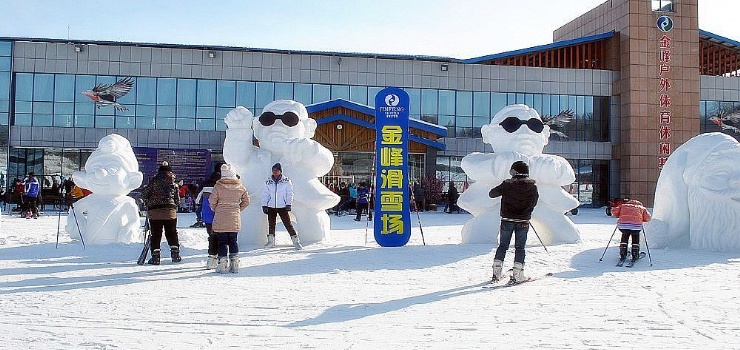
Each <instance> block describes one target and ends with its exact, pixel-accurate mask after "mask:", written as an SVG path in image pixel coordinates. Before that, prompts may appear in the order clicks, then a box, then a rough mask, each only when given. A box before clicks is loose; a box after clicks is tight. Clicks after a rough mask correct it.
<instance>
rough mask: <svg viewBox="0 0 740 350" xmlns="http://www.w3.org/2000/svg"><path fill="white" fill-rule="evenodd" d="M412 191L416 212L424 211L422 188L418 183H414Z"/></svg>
mask: <svg viewBox="0 0 740 350" xmlns="http://www.w3.org/2000/svg"><path fill="white" fill-rule="evenodd" d="M412 191H413V194H414V201H415V202H414V205H415V206H416V210H417V211H424V188H423V187H421V184H420V183H419V182H414V187H413V188H412Z"/></svg>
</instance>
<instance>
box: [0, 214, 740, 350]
mask: <svg viewBox="0 0 740 350" xmlns="http://www.w3.org/2000/svg"><path fill="white" fill-rule="evenodd" d="M470 217H471V216H470V215H468V214H444V213H442V212H425V213H421V222H422V224H423V230H424V235H425V241H426V246H424V245H422V237H421V235H420V230H419V227H418V223H419V221H418V219H417V217H416V215H412V222H413V224H414V228H413V229H412V238H411V241H410V242H409V244H408V245H407V246H405V247H400V248H381V247H379V246H377V245H376V244H375V242H374V240H373V234H372V228H370V229H369V230H368V231H367V233H368V242H367V244H366V242H365V237H366V236H365V232H366V231H365V228H366V222H364V221H363V222H360V223H358V222H355V221H353V220H352V217H351V216H343V217H332V231H331V233H330V236H329V237H328V239H327V242H326V243H322V244H315V245H309V246H306V247H305V249H304V250H302V251H294V250H293V249H292V248H291V247H290V241H289V239H288V236H287V233H285V232H284V231H282V232H278V243H279V247H277V248H275V249H269V250H265V249H261V248H259V247H254V246H250V247H241V249H242V254H241V256H242V260H241V262H242V263H241V266H242V267H241V271H240V273H239V274H227V275H220V274H216V273H214V272H213V271H207V270H205V269H204V265H205V260H206V256H207V254H206V247H207V242H206V233H205V229H202V228H189V227H188V226H189V225H190V224H192V223H193V222H194V215H193V214H181V215H180V218H179V226H180V228H179V231H180V239H181V241H182V245H183V261H182V262H181V263H179V264H173V263H171V262H170V261H169V259H165V260H163V265H161V266H148V265H147V266H137V265H136V262H135V260H136V257H137V256H138V255H139V251H140V249H141V245H140V244H132V245H103V246H87V248H86V249H83V247H82V245H81V244H80V243H79V242H76V241H70V239H69V236H67V235H66V234H64V233H62V234H61V236H60V237H59V247H58V248H55V242H56V239H57V227H58V225H59V224H58V222H61V227H62V228H63V227H64V224H65V220H66V218H65V217H63V216H62V217H61V218H58V217H57V215H56V212H47V213H46V215H44V216H42V217H41V218H40V219H38V220H25V219H21V218H18V217H16V216H13V217H11V216H9V215H7V214H3V215H2V218H1V220H2V223H0V314H2V317H0V340H1V341H0V349H29V348H30V349H214V348H220V349H224V348H239V349H243V348H259V349H526V348H542V349H611V348H617V347H619V348H627V349H629V348H641V349H645V348H646V349H740V345H738V335H740V303H739V299H738V297H737V290H738V287H739V286H740V252H731V253H720V252H709V251H696V250H653V251H651V252H650V253H651V258H652V263H653V265H652V266H650V260H648V259H645V260H641V261H640V262H638V264H637V265H636V266H635V267H634V268H632V269H628V268H618V267H615V266H614V263H615V261H616V256H617V254H618V252H617V237H618V236H619V234H617V235H615V236H614V237H615V238H614V240H613V241H611V244H610V248H609V249H608V251H607V252H606V256H605V257H604V260H603V261H602V262H599V258H600V257H601V254H602V253H603V252H604V248H605V245H606V243H607V241H608V239H609V237H610V235H611V234H612V232H613V230H614V227H615V226H614V225H615V221H616V220H615V219H614V218H612V217H607V216H605V215H604V212H603V209H581V211H580V213H579V215H577V216H573V217H572V218H573V220H574V221H575V222H576V223H577V225H578V227H579V229H580V231H581V234H582V238H583V242H582V243H579V244H567V245H559V246H550V247H548V250H549V253H548V252H545V250H544V249H543V248H542V246H541V245H540V243H539V241H537V239H536V237H535V236H534V235H533V234H532V233H531V232H530V240H529V246H528V248H527V265H526V270H525V273H526V274H528V275H530V276H544V275H545V274H546V273H550V272H551V273H553V274H554V276H553V277H547V278H542V279H540V280H537V281H534V282H531V283H527V284H524V285H520V286H516V287H512V288H501V289H483V288H481V285H482V283H484V282H486V281H487V280H488V279H489V278H490V275H491V263H492V259H493V253H492V252H493V250H495V247H494V246H493V245H461V244H459V242H460V230H461V228H462V225H463V223H464V222H465V221H466V220H468V219H469V218H470ZM278 227H279V228H282V226H281V225H278ZM493 229H494V228H492V234H493V233H494V231H493ZM733 229H737V228H733ZM495 231H496V232H497V230H495ZM648 243H650V242H649V237H648ZM163 246H166V245H165V244H163ZM643 249H644V247H643ZM165 255H167V254H166V252H164V251H163V257H164V256H165ZM512 259H513V251H510V252H509V253H508V255H507V257H506V265H505V268H510V267H511V264H512Z"/></svg>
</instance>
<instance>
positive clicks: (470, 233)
mask: <svg viewBox="0 0 740 350" xmlns="http://www.w3.org/2000/svg"><path fill="white" fill-rule="evenodd" d="M481 133H482V135H483V142H484V143H487V144H490V145H491V147H492V148H493V151H494V153H479V152H473V153H471V154H468V155H467V156H465V157H463V159H462V163H461V167H462V169H463V171H465V174H466V175H467V176H468V177H470V178H471V179H473V180H475V183H473V184H472V185H471V186H470V187H469V188H468V189H467V190H466V191H465V192H463V193H462V194H461V195H460V198H459V199H458V205H459V206H460V207H461V208H463V209H465V210H467V211H468V212H470V213H471V214H473V216H474V217H473V219H470V220H469V221H468V222H466V223H465V225H464V226H463V229H462V242H463V243H497V241H498V234H497V233H493V234H492V232H491V228H492V227H499V225H500V222H501V214H500V209H501V198H500V197H499V198H494V199H492V198H490V197H489V196H488V192H489V191H490V190H491V188H493V187H496V186H497V185H499V184H500V183H501V182H503V181H504V180H506V179H508V178H510V177H511V175H510V174H509V169H511V165H512V164H513V163H514V162H516V161H519V160H521V161H524V162H526V163H527V164H528V165H529V177H530V178H532V179H534V180H535V181H536V183H537V189H538V191H539V202H538V204H537V206H536V207H535V209H534V212H533V213H532V219H531V221H530V222H531V223H532V225H533V226H534V227H535V229H536V230H537V233H538V234H539V236H540V238H541V239H542V241H543V242H544V243H545V244H555V243H576V242H579V241H580V233H579V232H578V228H576V226H575V224H574V223H573V222H572V221H571V220H570V218H568V217H567V216H565V212H567V211H569V210H571V209H573V208H576V207H578V205H579V204H580V203H579V202H578V200H577V199H576V198H574V197H573V196H571V195H570V194H569V193H568V192H566V191H565V190H563V188H562V186H566V185H570V184H571V183H573V181H575V173H574V172H573V168H572V167H571V166H570V163H568V161H567V160H565V158H563V157H560V156H556V155H551V154H543V153H542V151H543V149H544V148H545V145H547V143H548V141H549V138H550V127H549V126H547V125H544V124H543V122H542V118H540V115H539V113H537V111H535V110H534V109H532V108H530V107H529V106H526V105H523V104H515V105H510V106H506V107H504V108H503V109H502V110H500V111H499V112H498V113H496V115H494V116H493V118H492V119H491V123H490V124H488V125H483V127H481Z"/></svg>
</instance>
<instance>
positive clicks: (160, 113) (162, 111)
mask: <svg viewBox="0 0 740 350" xmlns="http://www.w3.org/2000/svg"><path fill="white" fill-rule="evenodd" d="M176 115H177V114H176V113H175V106H157V119H159V118H160V117H162V118H172V117H175V116H176Z"/></svg>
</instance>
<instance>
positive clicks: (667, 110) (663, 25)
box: [656, 16, 673, 169]
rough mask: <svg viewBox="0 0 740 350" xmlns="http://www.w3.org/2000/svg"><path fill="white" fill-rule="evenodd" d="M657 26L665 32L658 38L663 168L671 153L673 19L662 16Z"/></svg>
mask: <svg viewBox="0 0 740 350" xmlns="http://www.w3.org/2000/svg"><path fill="white" fill-rule="evenodd" d="M656 26H657V27H658V29H660V31H661V32H663V34H662V35H661V36H660V37H659V39H658V42H657V44H658V101H657V102H658V135H657V136H658V168H659V169H662V168H663V165H665V162H666V161H668V156H670V155H671V136H672V135H671V132H672V130H671V119H672V118H673V110H672V109H671V97H672V96H671V87H672V86H671V83H672V81H671V79H670V72H671V54H672V50H673V46H672V43H671V42H672V40H671V37H670V35H669V32H670V31H671V30H672V29H673V20H672V19H671V18H670V17H668V16H660V17H658V20H657V22H656Z"/></svg>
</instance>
